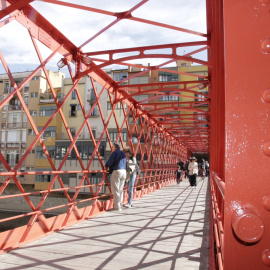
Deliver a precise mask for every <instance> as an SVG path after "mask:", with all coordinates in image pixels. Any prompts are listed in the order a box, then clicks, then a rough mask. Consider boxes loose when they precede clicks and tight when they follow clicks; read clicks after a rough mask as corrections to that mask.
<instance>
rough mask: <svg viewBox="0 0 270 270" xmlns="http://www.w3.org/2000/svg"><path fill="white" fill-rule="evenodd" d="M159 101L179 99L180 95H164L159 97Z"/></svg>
mask: <svg viewBox="0 0 270 270" xmlns="http://www.w3.org/2000/svg"><path fill="white" fill-rule="evenodd" d="M158 100H159V101H178V96H170V95H169V96H167V95H166V96H163V97H160V98H158Z"/></svg>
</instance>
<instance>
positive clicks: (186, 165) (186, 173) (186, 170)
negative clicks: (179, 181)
mask: <svg viewBox="0 0 270 270" xmlns="http://www.w3.org/2000/svg"><path fill="white" fill-rule="evenodd" d="M188 165H189V161H188V159H187V161H186V163H185V178H188V177H189V175H188Z"/></svg>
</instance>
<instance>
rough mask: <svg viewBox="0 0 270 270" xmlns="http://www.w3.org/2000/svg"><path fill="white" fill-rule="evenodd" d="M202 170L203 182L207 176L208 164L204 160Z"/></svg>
mask: <svg viewBox="0 0 270 270" xmlns="http://www.w3.org/2000/svg"><path fill="white" fill-rule="evenodd" d="M201 168H202V170H201V178H202V180H204V178H205V175H206V163H205V160H204V159H203V160H202V165H201Z"/></svg>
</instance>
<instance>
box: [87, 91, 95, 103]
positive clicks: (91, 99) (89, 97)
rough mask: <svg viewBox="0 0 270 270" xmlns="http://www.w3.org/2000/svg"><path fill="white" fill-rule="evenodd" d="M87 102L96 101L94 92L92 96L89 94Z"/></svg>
mask: <svg viewBox="0 0 270 270" xmlns="http://www.w3.org/2000/svg"><path fill="white" fill-rule="evenodd" d="M87 101H96V96H95V95H94V93H93V92H92V94H87Z"/></svg>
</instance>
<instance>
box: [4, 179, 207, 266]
mask: <svg viewBox="0 0 270 270" xmlns="http://www.w3.org/2000/svg"><path fill="white" fill-rule="evenodd" d="M208 246H209V185H208V179H207V178H206V179H205V180H201V179H200V177H198V187H197V189H192V188H191V187H190V186H189V183H188V181H187V180H184V181H183V182H182V183H181V184H180V185H179V186H177V185H176V184H172V185H170V186H168V187H165V188H163V189H161V190H157V191H155V192H153V193H150V194H148V195H146V196H144V197H143V198H140V199H138V200H135V201H134V205H133V207H132V208H130V209H127V208H125V209H123V211H122V212H118V211H109V212H106V213H104V214H101V215H99V216H97V217H95V218H93V219H89V220H86V221H84V222H82V223H79V224H77V225H75V226H72V227H69V228H67V229H65V230H62V231H60V232H57V233H54V234H51V235H49V236H47V237H45V238H42V239H39V240H37V241H36V242H33V243H31V244H28V245H26V246H24V247H21V248H19V249H16V250H13V251H11V252H9V253H6V254H3V255H1V256H0V269H5V270H9V269H10V270H11V269H12V270H16V269H18V270H19V269H35V270H36V269H41V270H42V269H65V270H70V269H72V270H74V269H108V270H118V269H134V270H135V269H136V270H137V269H155V270H159V269H160V270H167V269H181V270H195V269H200V270H204V269H205V270H206V269H209V266H208V264H209V258H208Z"/></svg>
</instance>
